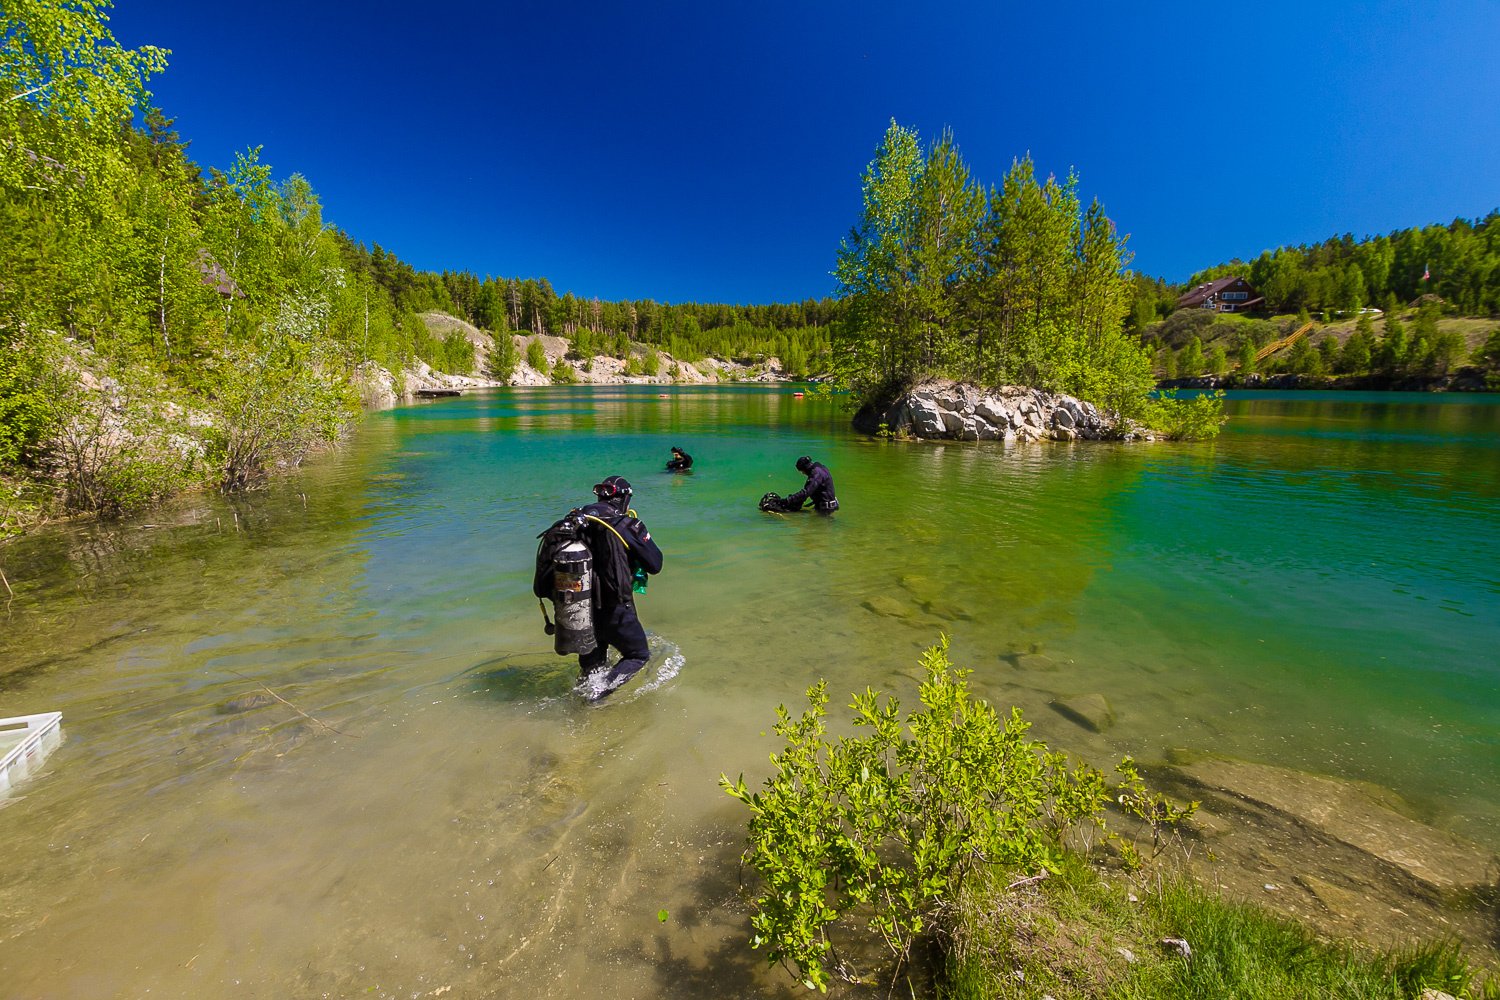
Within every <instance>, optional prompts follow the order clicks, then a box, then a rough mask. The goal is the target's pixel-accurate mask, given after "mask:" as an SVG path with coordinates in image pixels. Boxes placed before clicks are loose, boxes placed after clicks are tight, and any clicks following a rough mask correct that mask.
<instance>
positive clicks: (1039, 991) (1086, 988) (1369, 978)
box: [941, 859, 1500, 1000]
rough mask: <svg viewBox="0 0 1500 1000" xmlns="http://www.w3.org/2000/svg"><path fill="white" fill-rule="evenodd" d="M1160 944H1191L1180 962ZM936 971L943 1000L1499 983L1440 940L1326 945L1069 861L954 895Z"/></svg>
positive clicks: (1212, 903) (1294, 992) (1206, 899)
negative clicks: (952, 921) (942, 977)
mask: <svg viewBox="0 0 1500 1000" xmlns="http://www.w3.org/2000/svg"><path fill="white" fill-rule="evenodd" d="M1165 938H1177V939H1181V940H1184V941H1186V942H1188V944H1189V946H1190V947H1191V950H1192V954H1191V957H1188V958H1184V957H1183V956H1182V955H1181V954H1180V953H1178V952H1177V951H1175V950H1173V949H1172V948H1170V947H1168V946H1164V945H1163V944H1162V943H1161V942H1162V940H1163V939H1165ZM1127 953H1128V957H1127ZM945 971H946V981H945V986H944V989H943V991H942V993H941V995H942V996H943V997H944V998H945V1000H1012V998H1015V1000H1021V998H1027V1000H1040V998H1042V997H1047V996H1050V997H1053V998H1054V1000H1066V998H1111V1000H1116V998H1117V1000H1164V998H1173V1000H1188V998H1192V1000H1199V998H1201V1000H1224V998H1236V1000H1304V998H1314V997H1316V998H1320V1000H1322V998H1327V1000H1417V998H1419V997H1421V996H1422V993H1423V991H1424V990H1426V989H1432V990H1438V991H1441V992H1443V993H1447V994H1449V995H1450V996H1454V997H1458V998H1462V1000H1496V998H1500V979H1496V978H1495V977H1494V976H1490V977H1488V978H1486V976H1485V975H1484V974H1483V973H1482V972H1480V971H1479V970H1477V969H1476V967H1475V966H1474V965H1473V964H1472V963H1471V962H1470V960H1469V959H1468V958H1467V957H1466V955H1465V953H1464V951H1463V949H1462V948H1461V947H1460V946H1459V945H1458V944H1457V943H1454V942H1451V941H1439V942H1435V943H1427V944H1422V945H1417V946H1414V947H1412V948H1409V949H1404V950H1399V951H1391V952H1379V951H1374V950H1368V949H1364V948H1361V947H1360V946H1357V945H1354V944H1351V943H1346V942H1327V941H1323V940H1320V939H1319V938H1317V937H1316V936H1315V935H1314V934H1313V933H1312V932H1311V931H1310V930H1308V929H1307V928H1305V927H1303V926H1302V925H1300V924H1298V923H1296V922H1295V921H1292V920H1290V919H1287V918H1284V917H1280V916H1277V915H1275V914H1272V913H1269V912H1268V911H1266V910H1263V909H1260V908H1258V907H1254V906H1248V905H1243V904H1237V903H1233V902H1231V901H1229V900H1226V899H1224V898H1223V897H1221V896H1219V895H1218V894H1216V893H1214V892H1212V891H1210V890H1208V889H1205V888H1203V887H1202V886H1200V885H1198V884H1197V883H1195V882H1193V881H1192V880H1191V879H1189V878H1187V877H1184V876H1177V875H1172V876H1160V877H1157V878H1154V879H1150V880H1145V879H1137V880H1122V881H1118V882H1117V881H1114V880H1112V878H1106V877H1105V876H1104V875H1102V874H1101V873H1100V872H1099V870H1097V869H1095V868H1092V867H1090V866H1089V865H1087V864H1086V863H1085V862H1083V861H1081V860H1076V859H1075V860H1074V861H1072V862H1071V863H1070V865H1069V866H1068V867H1067V869H1066V870H1065V871H1064V872H1063V873H1062V874H1061V875H1058V876H1053V877H1051V878H1048V879H1046V880H1045V881H1043V882H1041V883H1039V884H1037V885H1034V886H1026V887H1022V888H1018V889H1014V890H1011V889H1007V881H1006V880H1005V879H1004V878H1000V877H992V878H990V879H989V880H988V881H987V882H986V884H984V885H983V886H981V887H980V888H979V889H977V890H976V891H974V892H972V893H970V894H969V895H968V896H967V897H966V898H965V899H963V900H961V901H960V903H959V914H958V918H957V921H956V929H955V931H954V934H953V940H952V942H951V946H950V948H949V951H948V956H947V967H946V970H945Z"/></svg>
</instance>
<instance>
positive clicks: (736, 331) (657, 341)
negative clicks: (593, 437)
mask: <svg viewBox="0 0 1500 1000" xmlns="http://www.w3.org/2000/svg"><path fill="white" fill-rule="evenodd" d="M339 236H340V239H341V240H342V241H343V242H344V244H345V245H346V246H347V247H348V252H349V254H350V259H351V266H353V267H356V268H357V269H358V270H359V271H360V273H361V274H364V275H367V276H368V277H369V278H370V280H372V281H374V282H376V283H377V284H379V285H380V287H381V288H382V289H384V290H385V291H386V293H387V294H388V295H389V296H390V298H391V301H392V302H394V303H395V304H396V307H397V309H398V311H414V312H424V311H428V310H440V311H442V312H446V313H449V314H451V315H454V316H457V317H459V318H461V319H464V320H467V321H468V322H470V323H472V324H474V325H475V326H477V327H479V328H480V329H483V330H489V331H493V332H497V333H498V332H512V333H516V334H520V335H525V336H529V335H533V334H544V335H550V336H557V337H564V338H566V339H567V340H568V341H569V354H571V355H573V356H574V357H579V358H588V357H592V356H594V355H599V354H612V355H614V356H616V357H624V356H625V355H626V352H627V351H628V350H629V349H630V345H637V344H638V345H649V346H654V347H657V348H660V349H661V350H662V351H665V352H666V353H668V354H670V355H671V356H672V357H673V358H675V359H677V360H679V361H687V362H690V363H691V362H697V361H701V360H702V359H704V358H709V357H711V358H722V359H725V360H735V361H741V362H747V363H754V362H757V361H762V360H764V359H766V358H768V357H776V358H778V359H780V360H781V361H782V363H783V366H784V367H785V368H786V369H787V370H788V371H790V372H792V373H794V374H799V375H807V374H815V373H817V372H819V371H822V370H824V369H825V368H826V366H827V364H828V354H829V331H830V329H831V327H832V326H833V324H834V323H835V322H836V321H837V319H838V315H839V311H840V310H839V304H838V303H837V302H836V301H835V300H833V299H832V298H823V299H806V300H804V301H802V302H799V303H773V304H771V305H727V304H723V303H697V302H684V303H665V302H656V301H654V300H652V299H623V300H619V301H611V300H608V299H599V298H597V297H596V298H587V297H581V296H577V295H574V294H573V293H572V292H564V293H562V294H561V295H559V294H558V293H557V292H556V290H555V289H554V288H553V287H552V283H551V282H550V281H548V280H547V279H546V278H496V277H489V276H486V277H485V278H483V279H481V278H480V277H479V276H478V275H476V274H474V273H473V272H471V271H443V272H441V273H434V272H430V271H417V270H416V269H415V268H413V267H412V266H411V265H409V264H407V263H405V262H403V261H401V260H400V259H399V258H397V257H396V256H394V255H393V254H390V253H388V252H386V251H385V250H383V249H381V247H380V246H379V245H378V244H377V245H375V246H374V247H373V248H372V249H370V250H368V251H367V250H365V248H364V247H363V246H362V245H358V244H355V243H353V242H352V241H351V240H349V238H348V237H347V236H344V235H343V234H339Z"/></svg>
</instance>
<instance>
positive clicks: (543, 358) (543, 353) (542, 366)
mask: <svg viewBox="0 0 1500 1000" xmlns="http://www.w3.org/2000/svg"><path fill="white" fill-rule="evenodd" d="M526 363H527V364H528V365H530V366H531V367H532V368H533V369H535V370H536V371H539V372H545V371H546V370H547V367H548V366H547V350H546V348H544V347H542V342H541V341H540V340H537V339H533V340H532V341H531V343H529V344H527V345H526Z"/></svg>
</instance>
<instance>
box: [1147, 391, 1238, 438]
mask: <svg viewBox="0 0 1500 1000" xmlns="http://www.w3.org/2000/svg"><path fill="white" fill-rule="evenodd" d="M1225 419H1226V418H1225V416H1224V393H1222V392H1218V391H1215V392H1201V393H1198V394H1196V395H1194V396H1186V397H1179V396H1178V395H1177V392H1176V390H1173V389H1166V390H1163V391H1162V392H1160V393H1158V394H1157V397H1156V398H1155V399H1153V400H1151V401H1150V402H1149V403H1147V406H1146V412H1145V413H1144V414H1143V415H1142V417H1141V420H1142V422H1143V423H1144V424H1145V425H1146V426H1147V427H1150V428H1151V429H1152V430H1154V431H1156V432H1158V433H1159V434H1161V435H1162V436H1163V437H1165V438H1166V439H1167V440H1169V441H1201V440H1205V439H1207V438H1212V437H1217V436H1218V434H1219V428H1221V427H1223V426H1224V421H1225Z"/></svg>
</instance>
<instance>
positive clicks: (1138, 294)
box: [1132, 209, 1500, 329]
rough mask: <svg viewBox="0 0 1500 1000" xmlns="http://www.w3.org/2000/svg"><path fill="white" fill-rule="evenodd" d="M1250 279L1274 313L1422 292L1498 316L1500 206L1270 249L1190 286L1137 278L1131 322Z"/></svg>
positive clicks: (1200, 276) (1351, 308)
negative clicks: (1231, 281) (1200, 290)
mask: <svg viewBox="0 0 1500 1000" xmlns="http://www.w3.org/2000/svg"><path fill="white" fill-rule="evenodd" d="M1230 276H1239V277H1243V278H1245V279H1246V280H1247V281H1249V282H1250V284H1252V285H1254V286H1255V289H1256V290H1257V291H1258V292H1260V293H1261V295H1263V296H1265V299H1266V308H1267V310H1268V311H1270V312H1273V313H1296V312H1299V311H1301V310H1307V311H1308V312H1310V313H1314V314H1318V313H1322V312H1329V313H1340V312H1342V313H1353V312H1356V311H1358V310H1359V309H1361V308H1364V307H1366V306H1378V307H1386V306H1387V305H1388V303H1390V302H1391V301H1396V302H1399V303H1402V304H1406V303H1411V302H1413V301H1415V300H1416V299H1418V298H1420V297H1421V296H1424V295H1435V296H1437V297H1438V298H1440V299H1442V300H1443V302H1444V304H1445V305H1446V307H1447V309H1448V310H1449V311H1451V312H1453V313H1456V314H1459V315H1463V316H1494V315H1497V314H1500V209H1497V210H1492V211H1490V212H1489V214H1488V215H1486V216H1484V217H1483V218H1476V219H1454V220H1453V221H1452V222H1450V223H1448V224H1446V225H1442V224H1436V225H1429V226H1420V227H1412V228H1410V229H1400V230H1397V231H1395V232H1393V233H1390V234H1388V235H1384V236H1366V237H1364V238H1362V239H1355V238H1354V236H1353V235H1352V234H1348V233H1346V234H1344V235H1342V236H1334V237H1330V238H1329V239H1326V240H1324V241H1323V242H1321V243H1316V244H1312V245H1310V246H1309V245H1303V246H1295V247H1280V248H1278V249H1276V250H1266V251H1264V252H1262V253H1261V255H1260V256H1258V257H1256V258H1255V259H1254V260H1253V261H1243V260H1231V261H1228V262H1226V263H1223V264H1216V265H1214V266H1212V267H1209V268H1205V269H1204V270H1202V271H1199V272H1198V273H1197V274H1195V275H1193V277H1192V279H1191V280H1190V281H1189V282H1188V283H1187V284H1186V285H1185V286H1175V285H1169V284H1167V283H1166V282H1162V281H1152V280H1150V279H1139V280H1138V281H1137V283H1136V288H1135V295H1134V308H1133V310H1132V322H1133V325H1134V326H1135V327H1136V328H1138V329H1143V328H1144V327H1145V326H1146V325H1147V324H1149V323H1151V322H1154V321H1156V320H1158V319H1161V318H1163V317H1165V316H1167V315H1168V314H1170V313H1171V312H1172V311H1173V308H1174V307H1175V305H1176V301H1177V296H1179V295H1181V294H1182V293H1183V292H1185V291H1187V290H1188V289H1190V288H1193V287H1195V286H1197V285H1200V284H1202V283H1204V282H1208V281H1213V280H1215V279H1217V278H1225V277H1230Z"/></svg>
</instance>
